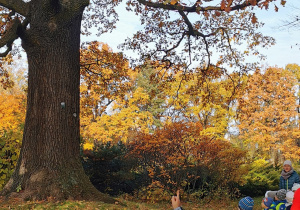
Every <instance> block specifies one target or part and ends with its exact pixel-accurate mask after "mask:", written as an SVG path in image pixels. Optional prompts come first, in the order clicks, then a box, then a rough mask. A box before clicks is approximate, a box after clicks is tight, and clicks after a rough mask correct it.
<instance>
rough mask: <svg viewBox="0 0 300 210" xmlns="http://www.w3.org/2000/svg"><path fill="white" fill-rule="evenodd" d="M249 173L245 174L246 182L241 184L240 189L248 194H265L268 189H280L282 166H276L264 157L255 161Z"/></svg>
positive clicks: (250, 166)
mask: <svg viewBox="0 0 300 210" xmlns="http://www.w3.org/2000/svg"><path fill="white" fill-rule="evenodd" d="M248 167H249V173H248V174H247V175H245V176H244V179H245V180H246V184H245V185H243V186H240V191H241V193H242V194H244V195H248V196H260V195H264V194H265V193H266V191H267V190H278V186H279V177H280V171H281V168H280V169H278V168H275V167H273V165H272V164H271V163H269V162H267V161H266V160H264V159H258V160H255V161H253V162H252V163H251V164H250V165H249V166H248Z"/></svg>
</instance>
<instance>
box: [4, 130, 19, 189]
mask: <svg viewBox="0 0 300 210" xmlns="http://www.w3.org/2000/svg"><path fill="white" fill-rule="evenodd" d="M21 139H22V133H21V132H12V131H10V132H7V131H4V132H3V134H2V136H0V190H1V189H2V188H3V187H4V185H5V184H6V182H7V181H8V180H9V178H10V176H11V174H12V172H13V170H14V168H15V166H16V164H17V159H18V157H19V154H20V148H21Z"/></svg>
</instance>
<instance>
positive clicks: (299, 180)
mask: <svg viewBox="0 0 300 210" xmlns="http://www.w3.org/2000/svg"><path fill="white" fill-rule="evenodd" d="M295 172H296V171H295ZM295 183H298V184H300V178H299V174H298V173H297V172H296V179H295Z"/></svg>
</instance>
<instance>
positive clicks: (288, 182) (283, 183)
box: [279, 171, 300, 190]
mask: <svg viewBox="0 0 300 210" xmlns="http://www.w3.org/2000/svg"><path fill="white" fill-rule="evenodd" d="M294 183H299V184H300V178H299V175H298V174H297V172H296V171H294V172H293V173H292V174H291V176H290V177H289V178H288V179H284V178H283V177H282V176H280V180H279V189H286V190H291V189H292V187H293V184H294Z"/></svg>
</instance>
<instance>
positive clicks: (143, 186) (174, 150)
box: [83, 123, 247, 200]
mask: <svg viewBox="0 0 300 210" xmlns="http://www.w3.org/2000/svg"><path fill="white" fill-rule="evenodd" d="M201 129H202V127H201V126H200V125H199V124H194V123H174V124H171V125H166V126H165V127H164V128H163V129H158V130H157V131H156V132H155V133H154V134H145V133H140V134H139V135H137V136H136V137H135V140H134V141H132V142H131V143H130V144H129V145H127V146H125V145H123V144H119V145H111V144H109V143H108V144H99V143H98V144H95V147H94V149H93V151H89V150H85V151H84V152H83V154H84V158H83V165H84V167H85V170H86V172H87V174H88V175H89V176H90V179H91V181H92V183H93V184H94V185H95V186H96V187H97V188H98V189H99V190H100V191H102V192H106V193H110V194H112V195H116V194H119V193H122V192H127V193H132V192H135V195H136V196H137V197H138V198H139V199H144V200H164V199H166V200H169V199H170V195H171V194H173V193H174V192H175V191H176V190H177V189H182V190H184V191H185V194H186V195H189V196H192V197H193V196H195V197H197V198H203V197H205V196H207V195H209V194H214V195H215V194H216V192H222V194H224V190H225V191H226V192H228V193H229V194H230V193H232V194H233V193H235V192H236V190H237V188H236V186H238V184H237V183H239V182H240V181H241V177H242V175H244V174H245V173H246V172H247V171H246V170H240V165H241V164H242V163H244V157H245V152H244V151H241V150H240V149H238V148H235V147H233V146H232V145H231V144H230V143H229V142H227V141H224V140H217V139H214V138H210V137H207V136H201V135H200V131H201Z"/></svg>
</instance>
